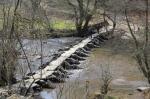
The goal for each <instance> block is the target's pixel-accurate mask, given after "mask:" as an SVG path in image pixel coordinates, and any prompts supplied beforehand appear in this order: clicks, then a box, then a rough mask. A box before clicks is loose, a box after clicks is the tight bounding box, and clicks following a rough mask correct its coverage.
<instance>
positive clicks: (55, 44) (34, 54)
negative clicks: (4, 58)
mask: <svg viewBox="0 0 150 99" xmlns="http://www.w3.org/2000/svg"><path fill="white" fill-rule="evenodd" d="M80 40H81V38H77V37H63V38H54V39H52V38H50V39H45V40H42V49H43V51H42V56H43V58H42V64H45V63H46V62H49V61H51V59H52V58H53V56H54V54H57V53H58V50H59V49H64V48H67V47H70V46H71V45H74V44H76V43H78V42H79V41H80ZM22 44H23V48H24V50H25V53H26V55H27V57H28V60H29V63H30V67H31V70H32V71H33V72H34V71H36V70H37V69H38V68H39V66H41V41H40V40H38V39H37V40H32V39H23V40H22ZM16 72H17V73H16V77H17V79H21V77H22V75H23V73H25V74H27V73H29V72H30V71H29V68H28V64H27V61H26V59H25V56H24V54H23V51H22V50H21V55H20V56H19V59H18V68H17V70H16Z"/></svg>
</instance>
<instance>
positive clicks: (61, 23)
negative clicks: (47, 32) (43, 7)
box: [51, 20, 75, 30]
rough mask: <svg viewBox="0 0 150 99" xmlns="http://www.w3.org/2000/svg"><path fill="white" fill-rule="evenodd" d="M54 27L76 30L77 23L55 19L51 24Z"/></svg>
mask: <svg viewBox="0 0 150 99" xmlns="http://www.w3.org/2000/svg"><path fill="white" fill-rule="evenodd" d="M51 26H52V28H53V29H56V30H57V29H59V30H64V29H66V30H74V29H75V24H74V23H73V22H71V21H68V20H54V21H53V22H52V24H51Z"/></svg>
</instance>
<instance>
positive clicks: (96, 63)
mask: <svg viewBox="0 0 150 99" xmlns="http://www.w3.org/2000/svg"><path fill="white" fill-rule="evenodd" d="M132 46H133V45H132V43H131V42H130V41H124V40H122V39H120V38H119V39H116V38H114V39H111V40H109V41H106V42H105V43H104V44H102V45H101V48H96V49H93V50H92V52H91V54H90V57H88V58H87V60H86V61H84V62H81V64H80V65H79V66H80V67H83V69H80V70H72V71H69V72H73V75H71V76H70V78H69V79H66V82H65V83H60V84H56V85H57V87H56V88H55V89H54V90H50V89H44V90H43V91H42V92H40V93H37V94H35V99H87V96H88V97H92V95H94V94H95V93H96V92H99V90H100V88H101V84H102V70H107V71H108V72H109V73H110V75H111V76H112V81H111V84H110V91H109V94H110V95H113V96H116V97H118V98H117V99H119V98H121V97H123V98H121V99H136V98H137V97H136V96H134V93H135V91H136V88H137V87H140V86H147V82H146V80H145V78H144V77H143V75H142V73H141V72H140V71H139V69H138V67H137V66H138V65H137V63H136V61H135V59H134V58H133V54H134V53H133V48H132ZM124 97H126V98H124ZM133 97H134V98H133ZM89 99H90V98H89Z"/></svg>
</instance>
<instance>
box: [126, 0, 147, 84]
mask: <svg viewBox="0 0 150 99" xmlns="http://www.w3.org/2000/svg"><path fill="white" fill-rule="evenodd" d="M144 2H145V29H144V41H143V42H139V41H138V39H137V37H136V34H135V32H134V30H133V29H132V28H131V24H130V20H129V16H128V8H127V7H126V9H125V17H126V22H127V25H128V28H129V31H130V33H131V35H132V38H133V40H134V43H135V50H136V54H135V57H136V61H137V63H138V65H139V69H140V70H141V71H142V73H143V75H144V76H145V77H146V78H147V80H148V82H149V84H150V60H149V59H150V57H149V56H150V55H149V54H150V53H149V51H148V50H149V46H150V44H149V28H148V17H149V14H148V13H149V1H148V0H145V1H144ZM141 43H142V44H141Z"/></svg>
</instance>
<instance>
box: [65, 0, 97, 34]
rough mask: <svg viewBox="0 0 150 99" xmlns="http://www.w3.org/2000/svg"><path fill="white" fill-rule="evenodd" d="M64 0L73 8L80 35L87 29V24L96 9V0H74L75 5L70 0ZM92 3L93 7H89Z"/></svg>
mask: <svg viewBox="0 0 150 99" xmlns="http://www.w3.org/2000/svg"><path fill="white" fill-rule="evenodd" d="M66 1H67V3H68V4H69V5H70V7H71V8H72V9H73V12H74V18H75V25H76V30H77V33H78V36H82V35H83V34H84V33H85V32H86V31H87V28H88V24H89V22H90V20H91V19H92V16H93V15H94V14H95V12H96V10H97V4H98V0H94V1H91V0H86V1H84V0H76V2H77V5H76V4H75V3H73V2H71V1H70V0H66ZM92 3H93V8H90V6H91V4H92Z"/></svg>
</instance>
